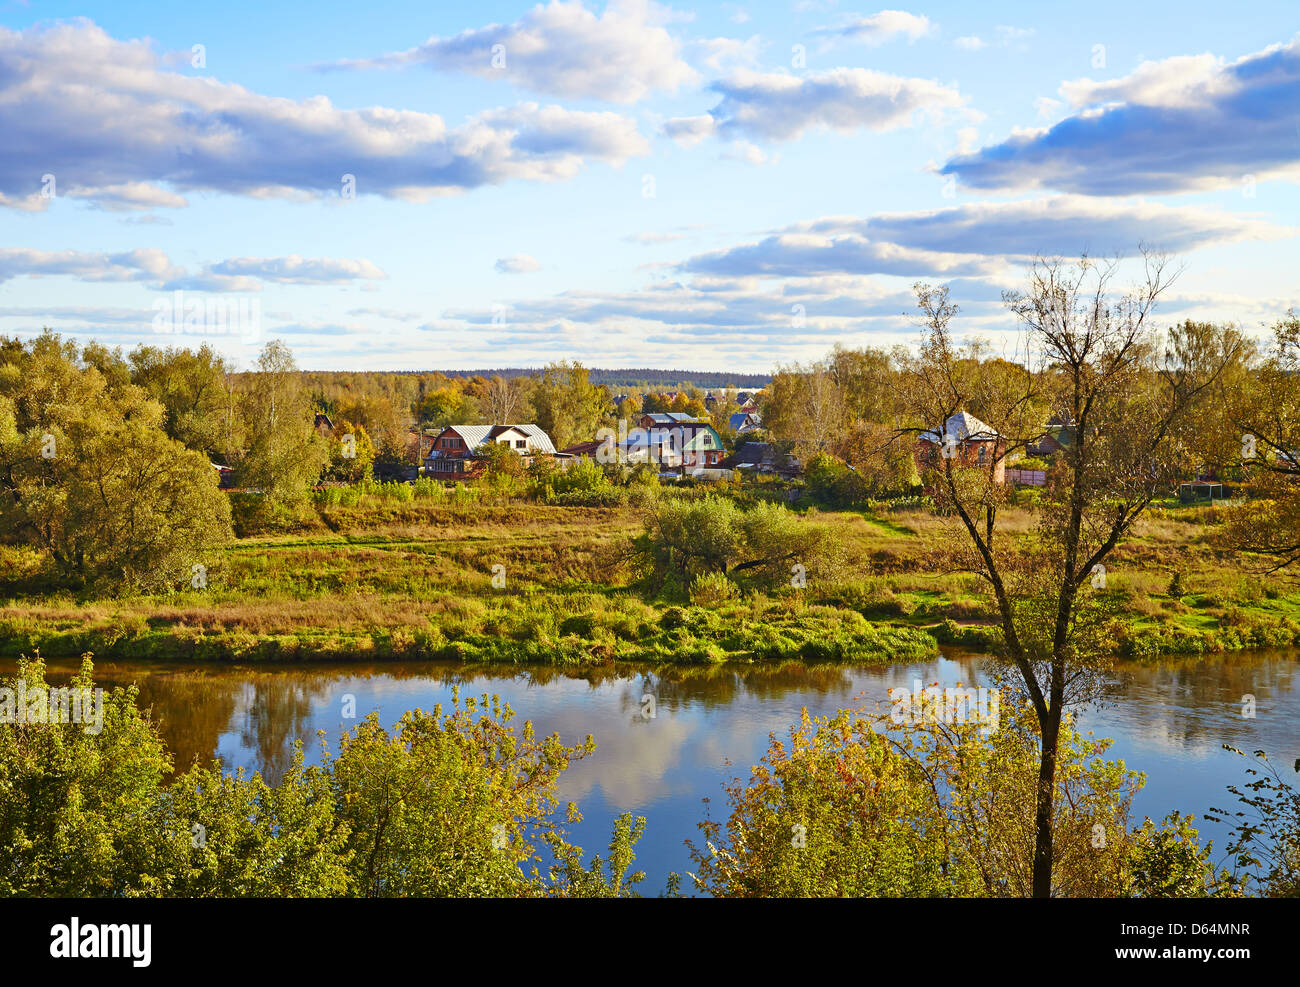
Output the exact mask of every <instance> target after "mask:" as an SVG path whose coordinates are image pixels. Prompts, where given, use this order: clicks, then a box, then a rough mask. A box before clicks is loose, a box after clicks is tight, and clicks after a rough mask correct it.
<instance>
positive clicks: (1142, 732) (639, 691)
mask: <svg viewBox="0 0 1300 987" xmlns="http://www.w3.org/2000/svg"><path fill="white" fill-rule="evenodd" d="M1297 667H1300V666H1297V664H1296V663H1295V661H1294V659H1293V658H1292V657H1291V656H1290V655H1270V656H1259V655H1256V656H1251V657H1247V656H1240V655H1238V656H1230V657H1226V658H1220V659H1214V660H1209V661H1204V662H1201V663H1191V662H1171V663H1166V664H1160V665H1152V666H1140V665H1122V666H1119V667H1118V668H1117V670H1116V673H1115V675H1114V683H1113V685H1112V687H1111V689H1110V695H1111V698H1110V699H1109V700H1108V701H1107V702H1106V704H1105V705H1103V706H1102V707H1101V708H1092V709H1088V710H1086V711H1085V712H1084V713H1083V714H1082V715H1081V717H1080V720H1081V725H1082V727H1083V728H1084V729H1085V730H1092V731H1094V732H1096V733H1097V734H1099V735H1101V736H1108V737H1112V738H1114V740H1115V744H1114V746H1113V747H1112V749H1111V752H1110V756H1112V757H1119V758H1122V759H1124V760H1125V762H1126V763H1127V765H1128V767H1129V768H1131V769H1133V770H1139V771H1144V772H1145V773H1146V775H1147V785H1146V788H1145V789H1144V790H1143V791H1142V793H1141V794H1140V795H1139V796H1138V798H1137V799H1136V801H1135V804H1134V814H1135V816H1136V817H1137V818H1138V819H1140V818H1141V817H1142V816H1143V815H1150V816H1152V817H1153V818H1156V819H1159V818H1161V817H1163V816H1164V815H1165V814H1166V813H1167V812H1168V811H1169V810H1171V809H1173V808H1178V809H1181V810H1182V811H1185V812H1192V813H1194V814H1196V815H1198V816H1200V815H1202V814H1203V813H1204V812H1205V810H1206V809H1208V808H1209V807H1211V806H1220V807H1227V806H1228V804H1229V796H1228V795H1227V792H1226V791H1225V786H1226V785H1228V784H1232V783H1237V784H1239V783H1241V782H1242V781H1243V780H1245V775H1244V768H1245V767H1246V762H1245V761H1244V760H1243V759H1242V758H1239V757H1237V756H1236V755H1233V754H1231V753H1229V752H1226V751H1224V750H1223V749H1222V747H1221V745H1222V744H1223V743H1225V742H1226V743H1230V744H1232V745H1233V746H1236V747H1239V748H1241V749H1243V750H1246V751H1250V750H1253V749H1255V748H1264V749H1266V750H1267V751H1268V753H1269V754H1270V756H1272V757H1273V758H1274V760H1275V761H1276V762H1277V763H1279V764H1281V765H1285V766H1286V774H1287V775H1290V774H1291V771H1290V765H1291V763H1292V761H1294V760H1295V758H1296V757H1297V756H1300V725H1298V724H1300V717H1298V716H1297V713H1300V690H1297V688H1296V686H1297V678H1296V669H1297ZM9 668H11V664H10V665H5V664H0V670H8V669H9ZM986 668H987V665H986V664H985V663H981V662H979V661H978V660H974V659H969V660H960V661H953V660H947V659H940V660H938V661H936V662H933V663H930V664H926V665H913V666H900V667H893V668H842V667H819V668H814V669H807V668H803V667H802V666H790V667H783V668H781V669H777V670H772V669H747V668H741V669H730V668H729V669H712V670H709V671H708V672H706V673H703V674H691V673H677V672H675V671H674V670H672V669H667V670H663V671H662V673H660V674H656V673H648V674H646V675H644V676H643V675H642V674H640V673H639V672H637V671H636V670H620V671H618V672H617V673H610V672H608V671H601V672H597V673H592V681H588V679H587V678H570V677H566V676H565V675H564V674H562V673H557V672H555V671H554V670H545V671H537V672H534V673H530V672H528V671H518V672H516V671H515V670H506V671H503V670H500V669H497V670H484V669H479V668H473V667H469V668H464V667H462V668H459V669H452V668H450V667H449V666H432V665H430V666H412V665H404V666H392V665H387V666H364V667H361V666H352V667H349V666H333V667H329V668H325V667H321V666H302V667H295V668H277V669H269V668H246V667H239V668H229V667H213V666H207V667H203V668H195V667H193V666H191V667H189V668H186V669H183V670H181V669H176V668H175V667H168V666H160V665H123V664H116V665H107V664H106V665H102V666H100V668H99V669H98V673H99V675H100V676H101V677H102V678H103V680H104V684H118V683H123V682H132V681H134V682H138V683H139V684H140V686H141V702H142V704H152V706H153V708H154V710H155V713H156V714H158V715H160V716H161V718H162V721H163V732H164V735H165V737H166V738H167V741H168V743H169V745H170V746H172V748H173V749H174V750H175V751H176V752H177V760H178V762H179V763H180V764H181V765H182V766H183V764H184V763H187V762H188V759H189V758H190V757H192V756H193V755H194V754H196V753H197V754H199V755H200V756H207V755H211V754H212V753H213V752H215V753H216V755H217V756H219V757H220V758H221V759H222V760H223V761H224V762H225V764H226V765H227V767H228V768H235V767H241V766H242V767H245V768H247V769H249V770H261V771H263V772H264V773H266V774H267V775H268V776H269V777H271V778H276V777H278V775H279V774H280V772H282V771H283V770H284V766H285V764H286V763H287V760H288V755H289V750H290V747H291V745H292V742H293V740H294V739H295V738H300V739H302V740H303V741H304V743H305V745H306V747H307V751H308V756H309V758H310V759H311V760H316V756H317V751H318V748H317V741H316V731H317V730H324V731H325V732H326V736H327V739H328V740H329V742H330V746H331V748H336V747H337V743H336V740H337V735H338V733H339V731H340V729H342V728H343V727H345V726H350V725H352V724H353V722H354V721H344V720H343V718H342V710H343V701H344V696H345V695H348V694H351V695H353V696H355V697H356V711H357V715H358V716H359V717H363V716H365V715H366V714H367V713H368V712H371V711H378V712H379V713H380V715H381V719H382V720H383V722H384V724H385V725H386V726H391V725H392V724H393V723H394V722H395V721H396V720H397V719H398V717H399V716H400V715H401V714H402V712H403V711H405V710H407V709H410V708H413V707H416V706H419V707H422V708H424V709H426V710H429V709H432V707H433V706H434V705H435V704H437V703H442V704H443V705H444V707H446V706H449V705H450V703H451V691H452V687H453V683H454V682H456V681H459V682H460V683H461V687H462V692H463V693H468V694H474V695H479V694H482V693H484V692H487V693H489V694H491V693H496V694H499V695H500V696H501V698H502V699H503V700H504V701H506V702H507V703H509V704H510V705H511V706H512V707H513V708H514V710H515V712H516V713H517V714H518V715H517V719H516V722H518V723H521V722H522V721H523V720H525V719H528V720H532V721H533V724H534V727H535V728H536V730H537V732H538V734H541V735H545V734H550V733H554V732H558V733H559V734H560V736H561V738H562V739H563V740H564V742H565V743H568V744H577V743H579V742H581V741H582V740H583V739H584V738H585V737H586V736H587V734H592V735H594V736H595V738H596V744H597V749H596V753H595V754H594V755H592V756H591V757H590V758H588V759H586V760H584V761H580V762H577V763H576V764H574V765H573V766H572V767H571V768H570V769H569V771H567V772H566V773H565V775H564V777H563V780H562V784H561V798H562V799H563V800H573V801H576V802H577V803H578V804H579V807H580V809H581V810H582V813H583V816H584V821H583V822H582V823H580V824H579V825H577V826H576V827H574V829H573V831H572V834H571V835H572V837H573V839H574V841H575V842H577V843H578V844H579V845H581V846H582V847H583V848H584V849H585V850H586V851H587V853H588V855H590V854H591V853H594V852H600V853H602V854H604V852H605V851H606V847H607V844H608V841H609V830H610V823H611V820H612V819H613V817H614V816H616V815H617V814H619V813H620V812H623V811H627V810H630V811H631V812H632V813H633V814H635V815H644V816H646V818H647V829H646V835H645V837H644V838H643V839H642V842H641V844H640V845H639V847H638V853H637V857H638V864H637V866H638V867H639V868H643V869H645V870H646V871H647V872H648V875H649V876H648V878H647V880H646V883H645V885H643V888H642V890H643V891H644V892H646V893H651V894H653V893H657V892H658V891H660V890H661V889H662V887H663V881H664V877H665V875H666V874H667V873H668V872H669V871H670V870H677V871H679V872H682V871H687V870H690V869H691V864H690V859H689V856H688V854H687V851H686V849H685V847H684V845H683V841H684V840H686V839H693V838H695V837H696V836H697V835H698V831H697V828H696V823H697V822H698V821H699V820H700V819H701V818H703V816H704V814H705V807H704V805H703V804H702V802H701V798H702V797H704V796H709V797H710V798H711V799H712V802H711V808H712V811H713V814H714V815H715V816H717V817H721V816H724V815H725V814H726V811H727V808H726V804H725V801H724V800H723V799H722V798H721V795H722V792H721V787H720V785H721V782H722V781H724V780H725V779H728V778H731V777H735V776H737V775H741V776H744V775H748V773H749V768H750V766H751V765H752V764H755V763H756V762H757V761H758V760H759V758H761V757H762V755H763V753H764V751H765V750H766V749H767V744H768V735H769V734H770V733H776V734H777V735H778V736H784V735H785V734H786V733H787V731H788V729H789V727H790V725H791V724H793V723H795V722H796V721H797V720H798V717H799V711H800V708H801V707H803V706H807V707H808V709H809V711H810V712H811V713H812V714H814V715H825V714H829V713H833V712H834V711H835V710H837V709H841V708H844V707H846V706H855V705H859V704H863V703H865V704H866V705H867V706H872V705H874V704H875V703H876V702H880V703H882V704H883V703H884V702H885V700H886V697H887V695H888V690H889V689H891V688H902V689H907V690H910V689H911V688H912V685H913V682H914V680H915V679H918V678H919V679H921V680H923V682H924V683H925V684H927V685H929V684H932V683H935V682H936V681H937V682H938V683H939V684H940V685H943V686H950V685H955V684H957V683H959V682H960V683H961V684H963V685H967V686H979V685H981V684H992V679H991V678H990V676H989V675H988V674H986V673H985V672H984V671H983V669H986ZM51 677H52V678H57V677H58V674H57V673H54V674H52V676H51ZM647 692H652V693H654V694H655V696H656V716H655V718H654V719H653V720H648V721H647V720H643V719H641V717H640V716H639V714H640V711H641V701H642V696H643V695H644V694H645V693H647ZM1246 693H1252V694H1253V695H1255V697H1256V700H1257V711H1256V718H1255V719H1246V718H1244V717H1243V716H1242V715H1241V700H1242V696H1243V695H1244V694H1246ZM205 714H206V715H210V722H209V720H208V719H205ZM728 762H730V765H729V766H728ZM1203 832H1204V834H1205V835H1206V836H1210V837H1216V838H1217V839H1216V843H1218V844H1221V843H1222V839H1221V836H1222V831H1221V830H1219V829H1218V828H1215V827H1209V826H1204V827H1203ZM1221 849H1222V848H1221V846H1219V848H1218V850H1216V856H1218V855H1219V852H1220V851H1221Z"/></svg>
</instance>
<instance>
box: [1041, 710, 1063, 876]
mask: <svg viewBox="0 0 1300 987" xmlns="http://www.w3.org/2000/svg"><path fill="white" fill-rule="evenodd" d="M1042 728H1043V750H1042V754H1041V755H1040V757H1039V761H1038V799H1037V814H1036V817H1035V833H1034V897H1035V898H1050V897H1051V896H1052V817H1053V815H1054V809H1055V805H1056V750H1057V743H1058V740H1059V738H1060V732H1061V713H1060V706H1059V705H1056V704H1053V705H1052V709H1051V712H1050V713H1049V715H1048V721H1047V722H1046V723H1044V724H1043V725H1042Z"/></svg>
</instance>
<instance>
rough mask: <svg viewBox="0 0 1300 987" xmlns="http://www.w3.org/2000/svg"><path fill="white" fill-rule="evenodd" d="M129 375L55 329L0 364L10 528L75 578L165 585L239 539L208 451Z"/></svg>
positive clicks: (0, 530) (1, 454)
mask: <svg viewBox="0 0 1300 987" xmlns="http://www.w3.org/2000/svg"><path fill="white" fill-rule="evenodd" d="M164 417H165V411H164V408H163V406H162V405H160V404H159V403H158V402H156V401H153V400H151V399H150V398H149V397H148V395H147V394H146V393H145V391H144V390H143V389H141V388H139V387H137V386H135V385H133V384H130V383H129V382H126V383H124V382H122V381H121V380H118V381H117V386H116V387H115V388H110V386H109V383H108V381H107V380H106V379H105V377H104V376H103V374H102V373H101V372H100V370H99V369H98V367H97V366H95V365H93V364H92V365H87V364H82V363H81V362H80V361H79V360H78V354H77V348H76V346H75V344H72V343H63V342H62V341H61V340H60V339H59V338H58V337H57V336H52V335H48V334H47V335H45V336H42V337H40V338H39V339H37V340H35V341H34V342H33V343H32V344H31V346H30V348H27V349H20V350H17V351H13V350H10V351H8V356H7V358H6V362H4V363H3V364H0V537H5V538H8V539H9V540H12V541H18V542H25V543H27V544H31V545H34V546H36V547H38V548H40V549H42V550H43V551H45V552H46V553H48V556H49V558H50V560H51V561H52V563H53V566H54V568H55V570H56V571H57V572H58V574H59V575H60V577H61V578H62V579H63V580H64V581H66V582H69V583H75V584H96V585H102V586H109V587H113V588H128V589H138V590H158V589H168V588H175V587H177V586H179V585H182V584H183V583H187V582H189V581H190V580H191V575H192V570H193V567H194V566H196V565H200V564H202V561H203V560H204V559H205V557H206V556H207V554H208V552H209V551H210V550H211V549H212V548H213V547H214V546H215V545H217V544H220V543H221V542H222V541H224V540H225V539H226V538H228V537H230V506H229V502H228V500H227V498H226V496H225V495H224V494H223V493H221V491H220V490H218V487H217V475H216V471H215V470H214V469H213V468H212V466H211V465H210V464H209V463H208V461H207V457H206V456H205V455H203V454H201V453H198V452H195V451H193V450H189V449H186V448H185V447H184V446H183V445H181V443H180V442H178V441H176V440H175V439H172V438H170V437H168V435H167V434H166V432H165V431H164V428H163V424H164Z"/></svg>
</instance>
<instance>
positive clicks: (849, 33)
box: [810, 10, 934, 47]
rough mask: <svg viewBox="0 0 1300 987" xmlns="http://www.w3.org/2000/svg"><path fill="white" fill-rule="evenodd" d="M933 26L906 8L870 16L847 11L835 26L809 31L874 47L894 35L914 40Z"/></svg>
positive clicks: (836, 39) (832, 40)
mask: <svg viewBox="0 0 1300 987" xmlns="http://www.w3.org/2000/svg"><path fill="white" fill-rule="evenodd" d="M933 28H934V25H932V24H931V23H930V18H928V17H926V16H924V15H922V14H909V13H908V12H907V11H905V10H882V11H880V12H879V13H877V14H871V15H870V16H867V15H864V14H850V15H848V16H846V17H843V18H841V19H840V21H839V22H838V23H837V24H836V25H835V26H833V27H823V28H818V29H817V30H815V31H812V32H810V34H811V35H812V36H813V37H818V38H822V39H824V40H826V41H828V42H834V41H852V42H855V43H857V44H863V45H871V46H872V47H875V46H877V45H883V44H884V43H885V42H886V41H893V40H894V39H895V38H906V39H907V40H908V41H915V40H917V39H918V38H923V37H925V36H926V35H927V34H929V33H930V32H931V31H932V30H933Z"/></svg>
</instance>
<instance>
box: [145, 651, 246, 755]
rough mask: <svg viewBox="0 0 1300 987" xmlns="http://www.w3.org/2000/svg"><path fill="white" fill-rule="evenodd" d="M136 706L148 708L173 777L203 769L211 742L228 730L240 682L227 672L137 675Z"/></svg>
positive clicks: (212, 747) (212, 750)
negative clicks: (194, 766)
mask: <svg viewBox="0 0 1300 987" xmlns="http://www.w3.org/2000/svg"><path fill="white" fill-rule="evenodd" d="M134 681H135V683H136V685H137V686H138V687H139V690H140V695H139V704H140V706H141V707H142V708H149V709H150V711H151V716H152V717H153V721H154V723H156V724H157V726H158V732H159V733H160V734H161V735H162V739H163V743H164V744H166V745H167V749H168V750H169V751H171V754H172V760H173V763H174V764H175V766H176V770H177V772H182V771H186V770H188V769H189V767H190V765H192V764H193V763H194V762H195V761H198V762H199V763H200V764H209V763H210V762H211V761H212V757H213V755H214V754H215V753H216V750H217V738H218V737H220V736H221V735H222V734H223V733H225V732H226V731H227V730H228V729H230V719H231V717H232V716H234V714H235V704H236V702H237V700H238V696H239V693H240V690H241V688H242V686H243V682H242V681H241V680H240V679H239V678H237V677H235V676H232V675H230V673H229V672H226V671H221V670H216V671H213V672H206V671H204V672H179V673H165V672H164V673H159V674H154V675H140V676H138V677H136V678H135V679H134Z"/></svg>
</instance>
